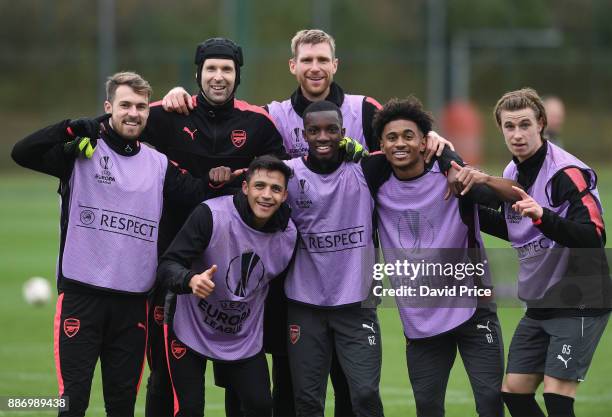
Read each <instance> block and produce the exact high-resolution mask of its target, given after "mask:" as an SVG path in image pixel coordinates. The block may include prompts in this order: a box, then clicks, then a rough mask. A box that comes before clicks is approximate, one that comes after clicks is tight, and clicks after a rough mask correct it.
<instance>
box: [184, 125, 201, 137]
mask: <svg viewBox="0 0 612 417" xmlns="http://www.w3.org/2000/svg"><path fill="white" fill-rule="evenodd" d="M197 131H198V129H193V132H192V131H191V130H189V128H188V127H187V126H185V127H184V128H183V132H185V133H187V134H188V135H189V137H190V138H191V140H194V135H195V132H197Z"/></svg>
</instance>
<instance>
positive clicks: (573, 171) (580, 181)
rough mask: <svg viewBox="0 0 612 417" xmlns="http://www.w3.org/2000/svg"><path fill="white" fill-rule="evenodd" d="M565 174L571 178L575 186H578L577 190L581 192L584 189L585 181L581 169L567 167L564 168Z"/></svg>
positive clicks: (585, 186)
mask: <svg viewBox="0 0 612 417" xmlns="http://www.w3.org/2000/svg"><path fill="white" fill-rule="evenodd" d="M563 172H565V173H566V174H567V176H568V177H569V178H570V180H572V182H573V183H574V185H575V186H576V188H578V192H579V193H581V192H583V191H584V190H586V189H587V188H588V187H587V183H586V182H585V181H584V176H583V175H582V171H581V170H579V169H578V168H567V169H566V170H564V171H563Z"/></svg>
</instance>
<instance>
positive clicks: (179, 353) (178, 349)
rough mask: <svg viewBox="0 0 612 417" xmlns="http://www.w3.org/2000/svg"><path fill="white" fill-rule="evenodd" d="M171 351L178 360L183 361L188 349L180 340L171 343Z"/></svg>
mask: <svg viewBox="0 0 612 417" xmlns="http://www.w3.org/2000/svg"><path fill="white" fill-rule="evenodd" d="M170 351H171V352H172V356H174V357H175V358H176V359H181V358H182V357H183V356H185V353H187V348H186V347H185V345H183V344H182V343H181V342H179V341H178V340H176V339H174V340H173V341H172V343H170Z"/></svg>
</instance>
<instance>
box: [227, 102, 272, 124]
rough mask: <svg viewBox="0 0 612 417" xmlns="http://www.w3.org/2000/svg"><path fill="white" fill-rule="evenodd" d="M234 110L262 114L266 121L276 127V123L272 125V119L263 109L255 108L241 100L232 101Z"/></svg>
mask: <svg viewBox="0 0 612 417" xmlns="http://www.w3.org/2000/svg"><path fill="white" fill-rule="evenodd" d="M234 108H235V109H238V110H240V111H252V112H253V113H259V114H263V115H264V116H266V117H267V118H268V120H270V121H271V122H272V123H273V124H274V126H276V123H274V120H273V119H272V117H271V116H270V114H269V113H268V112H267V111H266V110H265V109H264V108H263V107H259V106H255V105H254V104H249V103H247V102H246V101H243V100H238V99H234Z"/></svg>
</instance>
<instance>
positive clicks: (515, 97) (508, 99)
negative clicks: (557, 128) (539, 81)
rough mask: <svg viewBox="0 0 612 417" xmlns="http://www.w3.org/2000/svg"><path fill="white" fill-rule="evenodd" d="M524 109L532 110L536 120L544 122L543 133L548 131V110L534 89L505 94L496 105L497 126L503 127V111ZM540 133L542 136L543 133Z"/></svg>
mask: <svg viewBox="0 0 612 417" xmlns="http://www.w3.org/2000/svg"><path fill="white" fill-rule="evenodd" d="M523 109H531V110H533V113H534V114H535V117H536V120H538V121H540V120H541V121H542V132H543V131H544V129H546V125H547V123H548V120H547V118H546V109H545V108H544V103H543V102H542V98H540V96H539V95H538V92H537V91H536V90H534V89H533V88H529V87H525V88H521V89H520V90H516V91H509V92H507V93H506V94H504V95H503V96H502V97H501V98H500V99H499V100H498V101H497V104H496V105H495V110H494V111H493V115H494V116H495V121H496V122H497V126H499V127H501V112H502V111H504V110H505V111H516V110H523ZM542 132H540V134H541V133H542Z"/></svg>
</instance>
